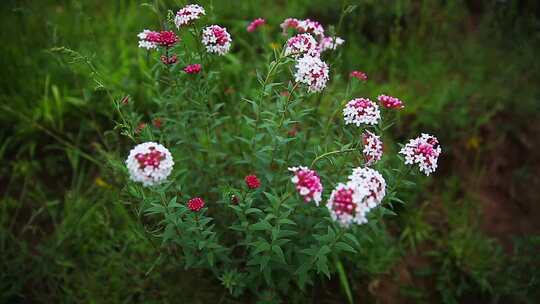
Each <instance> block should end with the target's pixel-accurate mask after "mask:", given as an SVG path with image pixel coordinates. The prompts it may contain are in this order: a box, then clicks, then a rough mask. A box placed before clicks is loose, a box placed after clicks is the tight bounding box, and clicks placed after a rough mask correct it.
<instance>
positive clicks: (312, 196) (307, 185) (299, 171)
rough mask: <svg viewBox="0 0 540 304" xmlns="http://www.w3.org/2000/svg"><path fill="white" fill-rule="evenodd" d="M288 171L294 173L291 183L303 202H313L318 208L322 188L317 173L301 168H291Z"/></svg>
mask: <svg viewBox="0 0 540 304" xmlns="http://www.w3.org/2000/svg"><path fill="white" fill-rule="evenodd" d="M289 171H291V172H293V173H294V176H293V177H292V178H291V181H292V182H293V183H294V184H295V185H296V191H298V193H299V194H300V195H301V196H302V197H303V198H304V201H305V202H311V201H314V202H315V204H316V205H317V206H319V202H320V201H321V195H322V191H323V187H322V184H321V178H320V177H319V175H318V174H317V172H315V171H314V170H311V169H309V168H307V167H303V166H300V167H291V168H289Z"/></svg>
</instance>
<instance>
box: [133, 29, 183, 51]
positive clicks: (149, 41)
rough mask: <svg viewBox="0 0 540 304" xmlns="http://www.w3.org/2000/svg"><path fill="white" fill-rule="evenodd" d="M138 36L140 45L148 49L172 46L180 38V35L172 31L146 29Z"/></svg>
mask: <svg viewBox="0 0 540 304" xmlns="http://www.w3.org/2000/svg"><path fill="white" fill-rule="evenodd" d="M137 37H139V47H140V48H144V49H147V50H151V49H155V48H157V47H158V46H161V47H171V46H173V45H174V44H176V42H178V40H179V38H178V36H176V34H175V33H174V32H171V31H161V32H154V31H150V30H144V31H142V32H141V33H139V34H138V35H137Z"/></svg>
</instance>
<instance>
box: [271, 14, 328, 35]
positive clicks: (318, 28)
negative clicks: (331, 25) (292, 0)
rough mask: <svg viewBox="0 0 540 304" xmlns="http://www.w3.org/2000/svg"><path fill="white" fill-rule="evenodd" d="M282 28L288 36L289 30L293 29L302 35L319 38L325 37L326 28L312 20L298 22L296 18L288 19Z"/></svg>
mask: <svg viewBox="0 0 540 304" xmlns="http://www.w3.org/2000/svg"><path fill="white" fill-rule="evenodd" d="M280 27H281V29H282V30H283V34H284V35H286V34H287V30H288V29H290V28H292V29H295V30H297V31H298V32H300V33H312V34H313V35H316V36H318V37H321V38H322V37H324V28H323V27H322V25H321V24H320V23H319V22H317V21H313V20H310V19H305V20H298V19H296V18H287V19H285V20H284V21H283V23H281V25H280Z"/></svg>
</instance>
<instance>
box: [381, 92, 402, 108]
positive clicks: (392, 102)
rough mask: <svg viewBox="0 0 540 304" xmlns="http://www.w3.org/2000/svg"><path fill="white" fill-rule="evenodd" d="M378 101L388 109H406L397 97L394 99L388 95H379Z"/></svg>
mask: <svg viewBox="0 0 540 304" xmlns="http://www.w3.org/2000/svg"><path fill="white" fill-rule="evenodd" d="M377 99H378V100H379V102H380V103H381V104H382V105H383V107H385V108H388V109H403V108H404V107H405V106H404V105H403V102H402V101H401V100H399V99H398V98H396V97H392V96H388V95H379V97H377Z"/></svg>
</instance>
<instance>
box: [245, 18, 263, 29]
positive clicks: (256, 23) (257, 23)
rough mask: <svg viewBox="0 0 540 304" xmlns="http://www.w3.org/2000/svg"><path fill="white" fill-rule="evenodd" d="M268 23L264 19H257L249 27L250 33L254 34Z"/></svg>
mask: <svg viewBox="0 0 540 304" xmlns="http://www.w3.org/2000/svg"><path fill="white" fill-rule="evenodd" d="M265 22H266V21H265V20H264V19H263V18H257V19H255V20H253V21H251V23H250V24H249V25H248V26H247V31H248V32H254V31H255V30H256V29H257V28H258V27H260V26H263V25H264V23H265Z"/></svg>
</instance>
